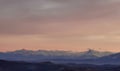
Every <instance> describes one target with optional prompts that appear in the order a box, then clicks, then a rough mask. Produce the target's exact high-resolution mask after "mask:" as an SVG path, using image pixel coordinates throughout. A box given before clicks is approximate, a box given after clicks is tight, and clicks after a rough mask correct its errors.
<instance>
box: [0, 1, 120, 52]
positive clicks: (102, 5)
mask: <svg viewBox="0 0 120 71" xmlns="http://www.w3.org/2000/svg"><path fill="white" fill-rule="evenodd" d="M119 8H120V1H119V0H0V10H1V11H0V51H12V50H18V49H23V48H24V49H29V50H39V49H42V50H66V51H85V50H87V49H88V48H91V49H95V50H100V51H113V52H120V20H119V18H120V9H119Z"/></svg>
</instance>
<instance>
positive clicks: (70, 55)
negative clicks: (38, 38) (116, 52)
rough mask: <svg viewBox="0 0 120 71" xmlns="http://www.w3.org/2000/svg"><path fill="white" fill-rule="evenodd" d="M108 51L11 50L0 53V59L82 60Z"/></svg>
mask: <svg viewBox="0 0 120 71" xmlns="http://www.w3.org/2000/svg"><path fill="white" fill-rule="evenodd" d="M110 54H112V53H110V52H99V51H95V50H92V49H89V50H88V51H85V52H71V51H47V50H38V51H32V50H25V49H22V50H16V51H13V52H5V53H2V52H1V53H0V59H4V60H13V61H15V60H16V61H36V62H39V61H50V60H51V61H54V60H82V59H95V58H99V57H103V56H107V55H110Z"/></svg>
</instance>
